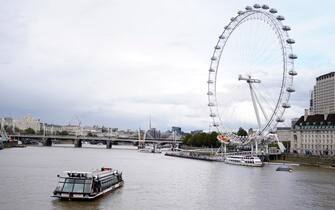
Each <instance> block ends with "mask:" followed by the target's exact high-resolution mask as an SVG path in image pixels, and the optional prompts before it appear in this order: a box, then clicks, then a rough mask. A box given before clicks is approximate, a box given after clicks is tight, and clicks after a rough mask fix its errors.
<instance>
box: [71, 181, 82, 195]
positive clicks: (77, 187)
mask: <svg viewBox="0 0 335 210" xmlns="http://www.w3.org/2000/svg"><path fill="white" fill-rule="evenodd" d="M77 181H79V180H77ZM80 181H81V180H80ZM83 190H84V184H77V183H76V184H74V187H73V192H75V193H82V192H83Z"/></svg>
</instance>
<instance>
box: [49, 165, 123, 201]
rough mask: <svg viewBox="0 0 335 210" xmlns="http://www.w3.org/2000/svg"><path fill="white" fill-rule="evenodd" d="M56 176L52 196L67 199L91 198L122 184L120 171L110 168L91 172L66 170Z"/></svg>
mask: <svg viewBox="0 0 335 210" xmlns="http://www.w3.org/2000/svg"><path fill="white" fill-rule="evenodd" d="M66 174H67V176H58V177H59V182H58V186H57V187H56V189H55V190H54V192H53V195H52V197H56V198H60V199H67V200H75V199H77V200H78V199H81V200H91V199H94V198H96V197H99V196H101V195H103V194H105V193H107V192H109V191H113V190H115V189H117V188H119V187H122V186H123V179H122V173H120V172H118V171H117V170H113V169H111V168H101V169H100V170H96V171H92V172H78V171H67V172H66Z"/></svg>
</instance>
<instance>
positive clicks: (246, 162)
mask: <svg viewBox="0 0 335 210" xmlns="http://www.w3.org/2000/svg"><path fill="white" fill-rule="evenodd" d="M225 163H228V164H234V165H242V166H255V167H261V166H263V162H262V161H261V159H259V157H257V156H251V155H228V156H226V159H225Z"/></svg>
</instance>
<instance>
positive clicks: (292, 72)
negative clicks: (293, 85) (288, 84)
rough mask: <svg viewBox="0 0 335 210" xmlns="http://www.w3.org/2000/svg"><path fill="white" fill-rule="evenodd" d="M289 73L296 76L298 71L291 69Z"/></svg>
mask: <svg viewBox="0 0 335 210" xmlns="http://www.w3.org/2000/svg"><path fill="white" fill-rule="evenodd" d="M288 74H289V75H291V76H296V75H297V74H298V73H297V72H296V71H294V70H290V71H289V72H288Z"/></svg>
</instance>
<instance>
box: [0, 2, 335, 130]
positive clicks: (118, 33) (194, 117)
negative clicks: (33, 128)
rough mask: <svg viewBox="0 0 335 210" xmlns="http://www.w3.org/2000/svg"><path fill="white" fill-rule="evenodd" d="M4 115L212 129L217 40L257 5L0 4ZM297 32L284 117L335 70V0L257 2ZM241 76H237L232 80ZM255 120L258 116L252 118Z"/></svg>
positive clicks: (0, 111)
mask: <svg viewBox="0 0 335 210" xmlns="http://www.w3.org/2000/svg"><path fill="white" fill-rule="evenodd" d="M0 2H1V7H0V72H1V75H0V97H1V103H0V116H11V117H15V118H16V117H22V116H24V115H27V114H29V113H30V114H32V115H33V116H34V117H36V118H40V119H41V120H42V121H45V122H48V123H56V124H67V123H69V122H70V123H77V121H78V120H77V119H79V121H81V122H82V124H84V125H94V124H97V125H105V126H109V127H119V128H138V127H142V128H146V127H147V126H148V121H149V116H150V115H151V118H152V125H153V126H154V127H157V128H159V129H167V128H170V127H171V126H180V127H182V128H183V129H184V130H192V129H207V128H208V125H209V122H210V119H209V117H208V114H209V113H208V107H207V103H208V102H207V95H206V92H207V83H206V81H207V77H208V68H209V64H210V57H211V54H212V51H213V47H214V45H215V43H216V42H217V38H218V35H219V34H220V33H221V32H222V30H223V27H224V26H225V25H226V24H227V23H228V22H229V19H230V18H231V17H232V16H234V15H236V12H237V11H238V10H241V9H244V7H245V6H247V5H252V4H253V3H254V2H253V1H243V0H239V1H233V0H231V1H227V0H225V1H224V0H217V1H215V0H210V1H208V0H198V1H197V0H193V1H191V0H169V1H163V0H160V1H159V0H142V1H135V0H77V1H75V0H57V1H51V0H40V1H34V0H31V1H27V0H22V1H18V0H7V1H6V0H1V1H0ZM260 3H266V4H269V5H270V6H271V7H274V8H276V9H278V11H279V13H280V14H283V15H284V16H285V17H286V20H285V23H286V24H288V25H290V26H291V27H292V29H293V30H292V31H291V32H290V35H291V37H293V38H294V39H295V40H296V45H295V46H294V51H295V52H296V53H297V54H298V56H299V60H298V62H297V63H296V70H297V71H298V73H299V76H298V77H297V78H296V80H295V87H296V89H297V92H296V94H294V96H293V97H292V101H291V104H292V106H293V108H292V110H291V111H289V112H288V113H287V116H286V118H291V117H299V115H300V114H302V113H303V110H304V108H306V107H308V100H309V91H310V90H311V89H312V87H313V84H314V80H315V77H316V76H318V75H320V74H324V73H328V72H330V71H334V69H335V68H334V65H335V51H334V49H335V42H334V40H335V39H334V38H335V37H334V32H335V28H334V25H335V15H334V13H333V11H334V9H335V2H334V1H332V0H324V1H322V4H321V3H317V2H316V1H312V0H310V1H290V0H276V1H271V2H270V3H269V1H261V2H260ZM234 79H236V78H234ZM250 114H253V115H254V113H250Z"/></svg>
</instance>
